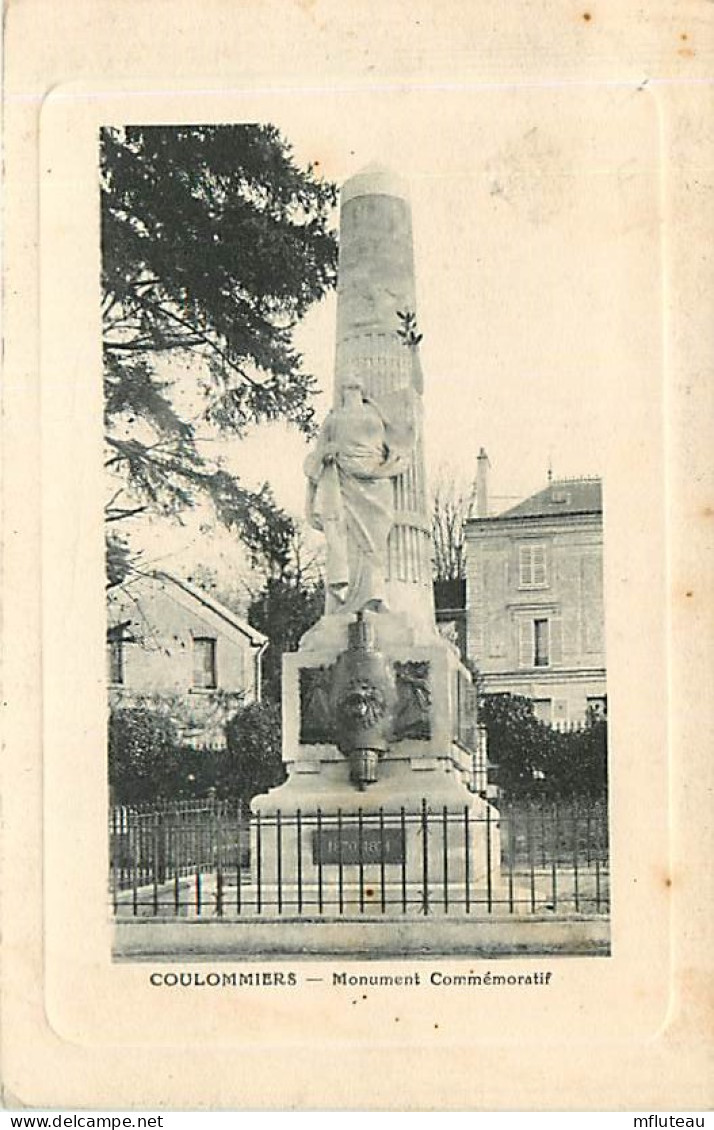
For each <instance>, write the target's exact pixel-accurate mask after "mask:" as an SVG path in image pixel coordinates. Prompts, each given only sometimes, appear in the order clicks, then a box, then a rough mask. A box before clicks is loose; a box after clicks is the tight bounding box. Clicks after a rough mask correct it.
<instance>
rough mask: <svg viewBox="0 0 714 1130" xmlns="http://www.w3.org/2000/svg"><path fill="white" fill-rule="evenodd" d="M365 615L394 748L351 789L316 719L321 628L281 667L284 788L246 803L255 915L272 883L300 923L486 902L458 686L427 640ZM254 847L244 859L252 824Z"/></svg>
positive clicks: (321, 714)
mask: <svg viewBox="0 0 714 1130" xmlns="http://www.w3.org/2000/svg"><path fill="white" fill-rule="evenodd" d="M364 615H365V617H366V618H368V619H369V621H370V622H371V623H370V626H371V627H372V628H373V631H374V637H375V640H376V644H377V647H378V649H379V651H380V653H381V654H382V655H383V656H384V657H385V659H386V661H387V664H388V665H389V666H390V667H391V669H392V670H393V672H394V675H395V684H396V688H397V695H398V703H397V708H396V712H395V733H396V735H401V736H395V738H394V739H393V740H392V741H391V742H390V744H389V748H388V749H387V751H386V752H385V753H384V754H383V755H382V756H381V757H380V759H379V762H378V770H377V773H378V777H377V780H376V782H375V783H374V784H370V785H368V786H367V787H366V789H364V791H359V790H358V789H357V788H356V787H355V785H354V784H353V783H352V782H351V781H350V770H349V764H348V760H347V757H346V756H345V754H344V753H342V752H340V750H339V749H338V747H337V744H336V743H335V740H334V738H335V735H334V732H333V728H332V725H331V717H330V709H329V703H330V685H331V680H332V678H333V673H334V671H335V667H336V663H337V660H338V659H339V656H340V655H341V654H343V653H344V651H345V649H346V647H347V618H344V619H343V618H340V617H329V618H326V619H325V620H323V621H321V623H320V624H319V625H318V626H317V628H316V629H315V630H313V632H311V633H308V635H307V636H306V637H305V638H304V640H303V645H302V646H301V648H300V650H299V651H298V652H296V653H294V654H290V655H286V656H285V658H284V667H283V758H284V761H285V764H286V767H287V770H288V779H287V781H286V782H285V783H284V784H282V785H280V786H279V787H278V788H275V789H272V790H271V791H270V792H269V793H267V794H266V795H264V796H259V797H256V798H255V800H254V802H253V811H254V813H255V814H256V816H259V818H260V823H259V827H260V833H259V834H260V838H261V843H260V849H261V859H262V863H261V883H263V884H265V883H268V884H269V888H268V889H267V893H266V903H276V902H277V887H278V880H279V883H280V884H281V885H282V894H283V899H284V903H285V908H287V907H288V906H291V907H293V908H296V907H297V902H298V892H297V885H298V884H299V885H300V887H301V889H302V896H301V897H302V903H303V905H302V907H301V910H302V912H305V911H306V909H308V908H311V909H313V910H314V911H315V912H316V913H329V912H335V911H337V912H338V913H351V912H357V913H360V914H364V913H385V912H389V910H395V911H397V912H399V913H404V912H406V913H416V914H419V913H425V912H427V913H428V912H429V910H430V909H431V910H432V911H434V910H444V909H446V910H447V911H448V912H451V913H454V912H457V911H458V909H459V908H460V909H461V910H465V909H467V908H468V903H469V901H470V900H471V901H473V900H476V899H477V898H479V897H481V898H484V899H485V898H486V894H487V888H488V886H489V884H490V885H491V886H493V884H495V882H496V877H497V872H498V868H499V866H500V844H499V833H498V814H497V813H496V812H495V810H493V809H492V808H490V806H489V805H488V804H487V803H486V801H484V800H483V799H482V798H481V797H479V796H477V795H475V794H474V793H473V792H471V791H470V788H469V786H470V784H471V782H472V756H473V754H472V749H473V746H474V741H473V738H472V735H473V728H474V721H475V709H474V703H473V689H472V685H471V676H470V674H469V672H468V671H467V670H466V669H465V668H464V667H463V665H462V664H461V662H460V659H459V656H458V654H457V652H456V650H455V649H454V648H453V647H452V646H451V645H450V644H448V643H447V642H446V641H445V640H443V639H442V638H441V637H440V636H439V635H438V633H437V632H436V631H434V633H433V634H432V637H431V639H430V640H429V641H426V640H424V639H422V640H420V642H418V643H416V642H414V640H413V634H412V633H411V632H410V630H409V629H408V627H407V626H406V625H405V623H404V622H403V621H402V619H401V618H400V617H399V616H395V615H389V614H387V615H384V614H383V615H379V614H374V613H373V614H370V613H365V614H364ZM298 822H299V826H298ZM253 837H254V840H253V858H254V859H256V858H257V854H256V853H257V849H258V844H257V843H256V839H255V837H256V828H255V826H254V829H253ZM278 856H280V862H279V863H278ZM254 872H255V868H254ZM278 872H279V874H278ZM489 872H490V873H489Z"/></svg>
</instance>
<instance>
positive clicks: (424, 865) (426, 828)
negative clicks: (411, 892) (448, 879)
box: [421, 797, 429, 914]
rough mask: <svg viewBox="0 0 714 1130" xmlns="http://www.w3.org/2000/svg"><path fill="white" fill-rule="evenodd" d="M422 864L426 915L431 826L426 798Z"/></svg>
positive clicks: (423, 817) (425, 912)
mask: <svg viewBox="0 0 714 1130" xmlns="http://www.w3.org/2000/svg"><path fill="white" fill-rule="evenodd" d="M421 839H422V844H421V852H422V856H421V864H422V882H423V884H424V890H423V895H422V900H423V908H424V914H428V913H429V824H428V821H427V807H426V798H424V797H423V798H422V802H421Z"/></svg>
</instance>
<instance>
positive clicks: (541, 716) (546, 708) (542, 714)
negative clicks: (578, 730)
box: [533, 698, 553, 724]
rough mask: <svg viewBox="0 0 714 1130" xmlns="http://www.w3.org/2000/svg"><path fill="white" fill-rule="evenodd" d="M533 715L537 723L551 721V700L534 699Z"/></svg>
mask: <svg viewBox="0 0 714 1130" xmlns="http://www.w3.org/2000/svg"><path fill="white" fill-rule="evenodd" d="M533 713H534V714H535V716H536V718H537V719H538V721H539V722H547V723H548V724H550V723H551V722H552V721H553V700H552V699H551V698H534V699H533Z"/></svg>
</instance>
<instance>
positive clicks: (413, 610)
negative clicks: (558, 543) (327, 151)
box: [334, 165, 434, 639]
mask: <svg viewBox="0 0 714 1130" xmlns="http://www.w3.org/2000/svg"><path fill="white" fill-rule="evenodd" d="M338 278H339V284H338V290H337V349H336V358H335V389H334V402H335V404H339V403H340V401H341V397H342V386H343V383H344V382H345V380H349V379H350V378H355V377H358V378H359V379H360V380H361V381H362V384H363V388H364V390H365V392H366V394H367V395H368V396H369V397H370V398H372V399H373V400H374V401H375V402H376V403H377V404H386V403H389V402H390V400H391V401H394V399H395V398H394V397H393V396H392V394H394V393H398V392H399V391H401V390H405V389H410V388H411V389H413V390H414V392H415V394H416V396H415V399H414V408H415V419H414V424H415V437H414V444H413V449H412V453H411V456H410V460H409V465H408V466H407V468H406V470H405V471H404V472H403V473H402V474H401V475H399V476H397V477H396V478H395V479H394V480H393V492H394V526H393V528H392V531H391V534H390V537H389V556H388V565H387V568H388V572H387V578H388V585H387V588H388V594H389V607H390V609H391V610H392V611H393V612H396V613H403V614H404V615H405V616H406V617H407V618H408V621H409V623H410V626H411V628H412V629H413V631H414V633H415V636H416V638H417V639H418V638H422V637H424V636H425V635H431V634H433V632H434V598H433V588H432V569H431V555H432V544H431V523H430V513H429V505H428V499H427V491H426V475H425V469H424V445H423V409H422V375H421V365H420V361H419V353H418V346H410V345H408V344H407V343H406V342H405V341H404V339H403V338H402V337H400V336H399V332H398V331H399V330H400V328H402V325H403V321H402V318H400V314H401V315H404V314H405V313H410V314H412V315H414V316H416V306H417V303H416V285H415V275H414V249H413V241H412V217H411V207H410V204H409V199H408V193H407V188H406V185H405V184H404V182H403V181H402V180H401V178H399V177H397V176H396V175H395V174H394V173H392V172H390V171H389V170H387V169H384V168H382V167H380V166H378V165H371V166H369V167H368V168H367V169H365V170H363V171H362V172H361V173H358V174H357V175H356V176H354V177H352V178H351V179H350V180H348V181H347V182H346V183H345V184H344V186H343V188H342V194H341V210H340V260H339V274H338Z"/></svg>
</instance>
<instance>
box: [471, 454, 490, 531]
mask: <svg viewBox="0 0 714 1130" xmlns="http://www.w3.org/2000/svg"><path fill="white" fill-rule="evenodd" d="M490 466H491V464H490V463H489V461H488V455H487V454H486V450H485V448H483V447H482V448H481V450H480V451H479V453H478V459H477V460H476V513H475V515H474V517H476V518H488V470H489V467H490Z"/></svg>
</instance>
